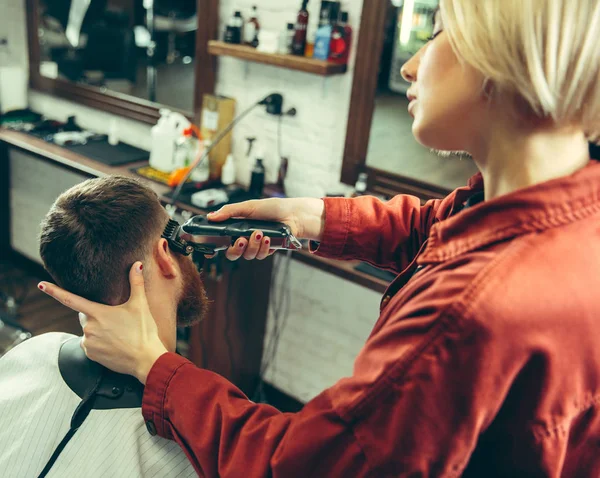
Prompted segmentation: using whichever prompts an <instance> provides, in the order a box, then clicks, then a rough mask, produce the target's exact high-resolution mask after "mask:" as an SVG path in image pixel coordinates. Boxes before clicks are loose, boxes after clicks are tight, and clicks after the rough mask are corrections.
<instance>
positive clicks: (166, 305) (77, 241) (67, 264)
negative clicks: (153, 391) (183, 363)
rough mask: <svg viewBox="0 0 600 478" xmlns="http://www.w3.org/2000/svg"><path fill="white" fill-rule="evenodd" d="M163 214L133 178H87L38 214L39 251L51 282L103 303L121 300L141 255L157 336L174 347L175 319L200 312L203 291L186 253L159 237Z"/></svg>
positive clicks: (185, 321)
mask: <svg viewBox="0 0 600 478" xmlns="http://www.w3.org/2000/svg"><path fill="white" fill-rule="evenodd" d="M168 220H169V218H168V215H167V213H166V211H165V210H164V208H163V207H162V206H161V204H160V201H159V199H158V197H157V196H156V194H155V193H154V192H153V191H152V190H151V189H149V188H148V187H146V186H144V185H143V184H142V183H140V182H139V181H136V180H134V179H129V178H124V177H117V176H110V177H106V178H101V179H91V180H88V181H85V182H83V183H81V184H78V185H77V186H75V187H73V188H71V189H69V190H68V191H66V192H65V193H63V194H62V195H61V196H60V197H59V198H58V199H57V200H56V202H55V203H54V205H53V206H52V208H51V209H50V211H49V212H48V214H47V215H46V217H45V219H44V221H43V222H42V230H41V235H40V255H41V257H42V260H43V261H44V265H45V267H46V269H47V270H48V272H49V273H50V274H51V275H52V277H53V279H54V280H55V281H56V282H57V283H58V285H60V286H61V287H63V288H64V289H67V290H69V291H71V292H73V293H75V294H78V295H81V296H82V297H85V298H87V299H89V300H93V301H96V302H101V303H104V304H108V305H119V304H122V303H124V302H126V301H127V299H128V298H129V293H130V287H129V278H128V277H129V269H130V268H131V266H132V265H133V263H134V262H136V261H142V262H143V264H144V279H145V284H146V292H147V295H148V302H149V304H150V308H151V310H152V312H153V315H154V317H155V319H156V321H157V325H158V328H159V333H160V336H161V339H162V340H163V342H165V346H166V347H167V348H169V349H174V346H175V324H176V321H177V322H178V323H179V324H180V325H191V324H193V323H195V322H197V321H199V320H201V319H202V317H203V315H204V313H205V311H206V308H207V299H206V294H205V291H204V286H203V284H202V281H201V279H200V275H199V273H198V271H197V270H196V268H195V266H194V265H193V263H192V261H191V259H190V258H189V257H184V256H181V255H178V254H176V253H173V252H172V251H171V250H170V249H169V246H168V243H167V241H166V240H165V239H162V238H161V234H162V232H163V230H164V228H165V226H166V224H167V222H168Z"/></svg>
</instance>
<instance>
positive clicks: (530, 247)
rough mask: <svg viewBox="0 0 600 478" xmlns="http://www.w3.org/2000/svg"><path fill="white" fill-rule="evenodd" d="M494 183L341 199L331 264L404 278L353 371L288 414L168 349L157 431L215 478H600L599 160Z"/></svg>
mask: <svg viewBox="0 0 600 478" xmlns="http://www.w3.org/2000/svg"><path fill="white" fill-rule="evenodd" d="M482 188H483V182H482V178H481V176H480V175H478V176H475V177H474V178H472V179H471V181H470V183H469V187H466V188H461V189H458V190H457V191H455V192H454V193H452V194H451V195H450V196H448V197H447V198H445V199H443V200H433V201H430V202H428V203H427V204H426V205H424V206H421V205H420V202H419V200H418V199H417V198H415V197H410V196H404V195H402V196H398V197H396V198H394V199H393V200H391V201H390V202H388V203H387V204H386V203H383V202H381V201H379V200H377V199H374V198H370V197H362V198H358V199H326V200H325V203H326V227H325V236H324V239H323V242H322V243H321V246H320V248H319V250H318V253H319V254H323V255H326V256H329V257H336V258H339V259H361V260H365V261H368V262H371V263H373V264H376V265H378V266H381V267H387V268H391V269H394V270H396V271H398V272H399V273H400V275H399V276H398V278H397V279H396V281H395V282H394V283H393V284H392V285H391V287H390V289H389V291H388V293H387V294H386V298H384V301H383V302H382V310H381V315H380V318H379V321H378V322H377V324H376V326H375V328H374V329H373V332H372V334H371V336H370V337H369V339H368V341H367V343H366V344H365V346H364V348H363V349H362V351H361V352H360V354H359V356H358V357H357V359H356V363H355V366H354V373H353V375H352V377H348V378H344V379H342V380H340V381H339V382H338V383H337V384H336V385H334V386H333V387H331V388H330V389H328V390H325V391H324V392H323V393H321V394H320V395H319V396H317V397H316V398H315V399H314V400H312V401H311V402H309V403H308V404H307V405H306V406H305V407H304V409H303V410H302V411H300V412H299V413H296V414H289V413H280V412H278V411H277V410H275V409H274V408H272V407H270V406H267V405H259V404H255V403H252V402H251V401H249V400H248V399H247V398H246V397H245V396H244V395H243V393H242V392H240V391H239V390H238V389H237V388H236V387H235V386H233V385H232V384H230V383H229V382H227V381H226V380H225V379H224V378H222V377H220V376H218V375H215V374H213V373H211V372H208V371H205V370H201V369H198V368H196V367H195V366H194V365H192V364H191V363H190V362H188V361H186V360H185V359H183V358H181V357H178V356H177V355H175V354H165V355H163V356H162V357H161V358H160V359H159V360H158V361H157V362H156V364H155V365H154V367H153V369H152V371H151V372H150V375H149V376H148V382H147V386H146V390H145V395H144V405H143V413H144V417H145V419H146V420H148V422H149V428H150V429H151V430H153V429H154V428H156V430H157V432H158V433H159V434H160V435H161V436H163V437H167V438H173V439H175V440H176V441H177V442H178V443H179V444H180V445H181V446H182V447H183V449H184V450H186V452H187V454H188V456H189V458H190V460H191V461H192V463H193V464H194V466H195V467H196V470H197V471H198V473H199V474H200V475H203V476H209V477H216V476H230V477H242V476H249V477H258V476H273V477H286V478H288V477H296V476H297V477H354V476H361V477H362V476H373V477H387V476H411V477H412V476H435V477H438V476H443V477H454V476H468V477H470V476H473V477H479V478H487V477H493V476H502V477H559V476H564V477H598V476H600V405H599V403H600V299H599V293H600V165H598V164H596V163H591V164H590V165H589V166H588V167H586V168H584V169H582V170H580V171H579V172H577V173H575V174H573V175H571V176H568V177H564V178H561V179H557V180H553V181H549V182H546V183H544V184H539V185H536V186H533V187H529V188H526V189H522V190H519V191H516V192H513V193H511V194H508V195H505V196H502V197H499V198H496V199H493V200H490V201H487V202H483V203H481V204H478V205H476V206H474V207H471V208H468V209H465V210H461V209H462V206H463V203H464V202H465V201H466V200H467V199H468V198H469V197H470V196H472V195H473V194H474V193H476V192H478V191H481V190H482ZM418 265H421V266H424V267H423V268H422V269H421V270H419V272H417V273H416V274H415V275H414V277H413V273H414V272H415V269H416V268H417V266H418ZM409 279H410V280H409ZM341 320H342V319H341Z"/></svg>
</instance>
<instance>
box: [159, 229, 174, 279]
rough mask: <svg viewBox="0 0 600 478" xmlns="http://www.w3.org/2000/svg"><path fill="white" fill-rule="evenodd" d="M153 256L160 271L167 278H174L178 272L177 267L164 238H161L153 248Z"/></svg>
mask: <svg viewBox="0 0 600 478" xmlns="http://www.w3.org/2000/svg"><path fill="white" fill-rule="evenodd" d="M154 258H155V260H156V264H157V265H158V270H159V271H160V273H161V274H162V275H163V276H164V277H166V278H169V279H174V278H176V277H177V275H178V274H179V268H178V267H177V265H176V263H175V259H174V257H173V254H172V253H171V249H169V243H168V242H167V240H166V239H164V238H161V239H160V240H159V241H158V242H157V243H156V246H155V248H154Z"/></svg>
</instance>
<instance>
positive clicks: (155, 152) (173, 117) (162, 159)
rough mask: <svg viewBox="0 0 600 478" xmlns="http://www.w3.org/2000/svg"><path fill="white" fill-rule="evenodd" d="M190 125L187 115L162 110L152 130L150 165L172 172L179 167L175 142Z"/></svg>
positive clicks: (165, 171)
mask: <svg viewBox="0 0 600 478" xmlns="http://www.w3.org/2000/svg"><path fill="white" fill-rule="evenodd" d="M189 126H190V122H189V121H188V120H187V118H186V117H185V116H183V115H181V114H179V113H173V112H172V111H170V110H167V109H161V110H160V119H159V120H158V123H157V124H156V125H155V126H153V127H152V132H151V135H152V149H151V150H150V166H152V167H153V168H154V169H157V170H159V171H162V172H164V173H171V172H173V171H174V170H175V169H176V168H177V164H176V158H175V143H176V142H177V140H178V139H179V138H180V137H181V135H182V134H183V130H184V129H185V128H188V127H189Z"/></svg>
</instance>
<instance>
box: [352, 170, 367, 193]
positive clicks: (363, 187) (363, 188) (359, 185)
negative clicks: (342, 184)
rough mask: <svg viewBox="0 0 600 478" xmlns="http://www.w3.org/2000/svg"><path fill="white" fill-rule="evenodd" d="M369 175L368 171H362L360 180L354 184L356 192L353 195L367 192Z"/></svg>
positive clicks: (359, 176)
mask: <svg viewBox="0 0 600 478" xmlns="http://www.w3.org/2000/svg"><path fill="white" fill-rule="evenodd" d="M368 180H369V175H368V174H367V173H360V174H359V175H358V180H357V181H356V184H355V185H354V193H353V194H352V197H358V196H364V195H365V194H366V193H367V187H368V183H367V182H368Z"/></svg>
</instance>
